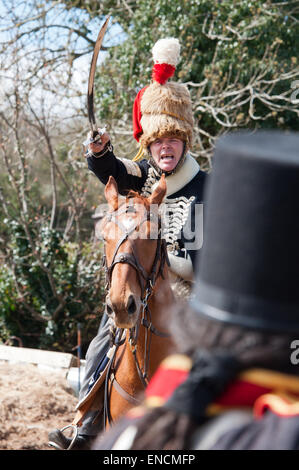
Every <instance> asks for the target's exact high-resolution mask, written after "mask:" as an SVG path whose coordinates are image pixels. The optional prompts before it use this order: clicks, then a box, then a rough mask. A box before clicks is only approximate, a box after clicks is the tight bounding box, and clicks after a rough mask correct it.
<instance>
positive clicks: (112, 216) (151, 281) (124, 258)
mask: <svg viewBox="0 0 299 470" xmlns="http://www.w3.org/2000/svg"><path fill="white" fill-rule="evenodd" d="M121 209H122V208H121ZM124 209H125V210H122V211H121V210H116V211H114V212H112V213H109V214H108V215H107V216H106V219H107V221H112V222H114V224H116V225H117V226H118V227H119V228H120V230H121V231H122V232H123V236H122V237H121V238H120V240H119V241H118V243H117V246H116V248H115V251H114V254H113V257H112V261H111V264H110V266H108V265H107V257H106V255H104V257H103V266H104V269H105V274H106V290H107V291H108V292H109V290H110V287H111V280H112V273H113V269H114V267H115V266H116V265H117V264H118V263H126V264H130V265H131V266H132V267H133V268H134V269H135V270H136V273H137V277H138V281H139V284H140V289H141V302H142V311H141V318H140V321H139V320H138V322H137V324H136V326H135V327H133V328H130V329H129V345H130V347H131V351H132V354H133V356H134V360H135V365H136V369H137V372H138V376H139V378H140V381H141V382H142V384H143V386H144V387H146V386H147V384H148V367H149V359H150V348H151V335H152V334H155V335H157V336H160V337H169V335H168V334H166V333H163V332H161V331H159V330H158V329H157V328H155V327H154V325H153V324H152V321H151V312H150V309H149V306H148V300H149V298H150V297H151V295H152V293H153V289H154V286H155V283H156V281H157V279H158V278H159V276H161V277H162V278H163V269H164V266H165V262H166V263H167V264H168V265H169V261H168V256H167V248H166V242H165V240H164V239H162V235H161V232H162V230H161V217H160V215H156V214H153V213H152V212H147V213H146V216H145V217H144V218H143V219H142V220H141V222H139V223H138V224H136V225H134V226H133V227H132V228H130V230H129V231H127V230H126V228H125V227H123V225H122V224H121V222H120V221H119V220H118V217H119V216H120V215H122V214H123V213H129V212H131V213H135V214H136V212H137V211H136V209H135V207H134V205H133V204H131V205H129V206H127V207H125V208H124ZM154 219H156V220H155V221H156V222H157V225H158V236H157V247H156V253H155V258H154V261H153V265H152V268H151V271H150V274H148V273H147V272H146V270H145V269H144V267H143V266H142V264H141V263H140V261H139V258H138V255H137V253H136V248H135V247H134V244H133V243H132V240H131V239H130V238H129V237H130V235H132V234H133V233H134V232H135V231H136V230H137V229H138V230H139V229H140V227H141V226H142V224H143V223H145V222H147V221H152V220H154ZM125 241H129V242H130V245H131V248H132V253H124V252H121V253H119V249H120V247H121V246H122V244H123V243H124V242H125ZM159 264H160V265H159ZM141 325H142V326H143V327H144V328H145V329H146V334H145V345H144V359H143V370H142V367H141V366H140V364H139V361H138V358H137V342H138V335H139V329H140V326H141ZM118 333H119V334H118ZM122 333H123V330H122V329H116V331H112V332H111V342H112V344H116V349H118V347H119V346H120V345H121V344H123V343H124V341H125V340H124V339H123V341H120V340H119V338H120V334H122ZM116 338H117V339H116ZM115 357H116V350H115V354H114V356H113V358H112V360H111V364H110V368H109V373H107V376H106V387H105V389H106V391H105V407H104V409H105V414H106V417H104V425H105V421H106V419H105V418H107V419H108V422H109V423H110V422H111V421H112V420H111V416H110V413H109V410H108V380H109V378H110V380H111V382H112V384H113V385H114V386H115V388H116V389H117V391H118V392H119V393H120V394H121V395H122V396H123V398H125V399H126V400H127V401H129V402H131V403H132V404H135V405H136V404H137V403H138V402H137V400H136V399H135V398H134V397H133V396H131V395H129V394H128V393H127V392H126V391H125V390H124V389H123V388H122V387H121V386H120V384H119V383H118V382H117V381H116V378H115V373H114V372H115V370H114V368H113V366H114V361H115Z"/></svg>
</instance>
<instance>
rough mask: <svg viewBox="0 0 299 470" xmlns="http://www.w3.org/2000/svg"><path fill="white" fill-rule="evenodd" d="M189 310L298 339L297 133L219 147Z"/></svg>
mask: <svg viewBox="0 0 299 470" xmlns="http://www.w3.org/2000/svg"><path fill="white" fill-rule="evenodd" d="M205 200H206V206H205V207H206V212H205V218H204V242H203V248H202V252H201V257H200V263H199V267H198V273H197V274H198V275H197V282H196V286H195V290H194V297H193V300H191V306H192V308H193V309H194V310H195V311H196V312H197V313H199V314H200V315H205V316H208V317H209V318H212V319H216V320H218V321H222V322H228V323H232V324H236V325H241V326H245V327H248V328H254V329H256V328H257V329H264V330H267V331H274V332H286V333H287V332H288V333H299V134H295V133H282V132H278V131H260V132H257V133H254V134H252V133H249V132H237V133H232V134H230V135H227V136H225V137H223V138H221V139H219V141H218V145H217V146H216V151H215V156H214V168H213V171H212V173H211V175H210V177H209V182H208V186H207V192H206V197H205Z"/></svg>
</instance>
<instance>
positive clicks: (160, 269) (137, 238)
mask: <svg viewBox="0 0 299 470" xmlns="http://www.w3.org/2000/svg"><path fill="white" fill-rule="evenodd" d="M165 194H166V182H165V178H164V176H162V178H161V180H160V182H159V184H158V186H157V188H156V189H155V190H154V191H153V193H152V195H151V196H150V197H148V198H145V197H143V196H140V195H139V194H138V193H136V192H133V191H131V192H130V193H129V195H128V197H127V198H126V200H125V201H123V202H121V200H120V198H119V194H118V187H117V183H116V181H115V179H114V178H113V177H112V176H110V178H109V181H108V183H107V185H106V187H105V197H106V199H107V202H108V205H109V212H108V214H107V215H106V217H105V218H104V220H103V221H102V223H101V233H102V237H103V239H104V242H105V258H104V259H105V269H106V277H107V289H108V292H107V297H106V312H107V314H108V316H109V317H110V318H111V319H112V320H113V322H114V324H115V327H116V329H117V334H116V337H115V338H116V341H117V342H118V343H119V344H118V346H117V348H116V352H115V356H114V357H113V359H112V360H111V363H110V367H109V371H108V372H107V375H106V396H105V409H106V423H107V424H108V425H109V424H110V423H112V422H113V421H115V420H117V419H118V418H119V417H120V416H121V415H123V414H124V413H125V412H126V411H127V410H128V409H130V408H131V407H132V406H134V405H135V406H136V404H138V395H140V394H141V392H142V391H143V390H144V388H145V387H146V385H147V383H148V380H149V379H150V378H151V377H152V375H153V374H154V372H155V371H156V369H157V367H158V365H159V364H160V362H161V361H162V359H164V358H165V357H166V356H167V355H169V354H170V353H172V352H173V343H172V340H171V337H170V335H169V331H168V325H169V321H170V316H171V310H172V306H173V303H174V295H173V292H172V290H171V287H170V282H169V279H168V265H167V261H168V258H167V251H166V244H165V241H164V240H163V239H162V236H161V219H160V216H159V214H158V207H159V205H160V204H161V202H162V201H163V198H164V196H165ZM121 337H122V339H120V338H121Z"/></svg>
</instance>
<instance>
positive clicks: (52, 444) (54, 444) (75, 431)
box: [48, 424, 78, 450]
mask: <svg viewBox="0 0 299 470" xmlns="http://www.w3.org/2000/svg"><path fill="white" fill-rule="evenodd" d="M69 428H72V429H73V436H72V437H66V436H64V434H63V433H64V431H65V430H66V429H69ZM56 431H57V432H56V434H57V438H58V439H57V440H56V441H55V440H54V439H52V440H49V442H48V445H49V446H50V447H54V448H55V449H57V450H71V449H72V448H73V445H74V443H75V441H76V439H77V436H78V426H76V425H74V424H69V425H67V426H64V427H63V428H62V429H57V430H56ZM54 433H55V431H53V432H52V434H54ZM58 433H60V434H61V436H59V434H58ZM59 438H60V440H61V441H62V440H63V439H67V440H69V439H71V442H70V443H69V444H68V447H63V446H62V442H61V445H59V443H58V442H57V441H59Z"/></svg>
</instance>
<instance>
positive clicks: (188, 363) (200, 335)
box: [94, 132, 299, 450]
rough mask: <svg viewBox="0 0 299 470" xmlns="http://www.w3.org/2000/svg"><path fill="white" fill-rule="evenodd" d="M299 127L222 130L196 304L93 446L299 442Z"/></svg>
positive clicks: (290, 445)
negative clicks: (132, 400) (138, 395)
mask: <svg viewBox="0 0 299 470" xmlns="http://www.w3.org/2000/svg"><path fill="white" fill-rule="evenodd" d="M298 149H299V136H298V135H294V134H283V133H280V132H258V133H255V134H248V133H236V134H232V135H230V136H226V137H224V138H222V139H220V141H219V143H218V146H217V148H216V152H215V157H214V169H213V172H212V175H211V177H210V181H209V184H208V188H207V194H206V201H207V202H206V208H207V209H206V215H205V222H204V240H205V243H204V247H203V248H202V258H201V263H200V266H199V271H198V272H197V282H196V284H195V290H194V296H193V298H192V300H190V301H189V309H186V308H184V309H181V311H178V312H177V315H176V321H175V324H174V325H173V334H174V336H175V339H176V340H177V342H178V345H179V346H180V351H181V352H182V354H181V355H178V356H171V357H169V358H167V359H166V360H165V361H164V362H163V363H162V364H161V366H160V368H159V370H158V371H157V372H156V374H155V376H154V377H153V379H152V380H151V382H150V384H149V386H148V388H147V391H146V399H145V401H144V405H143V406H142V407H138V408H135V409H133V410H131V411H130V413H129V415H127V416H126V419H123V420H122V421H120V422H119V423H118V424H117V425H115V427H113V428H112V429H111V430H110V431H109V432H108V433H106V434H105V435H101V436H99V437H98V439H97V441H96V443H95V445H94V448H95V449H122V450H124V449H134V450H137V449H148V450H153V449H158V450H160V449H167V450H170V449H182V450H185V449H192V450H193V449H299V368H298V366H297V365H296V364H297V363H298V362H299V361H298V359H297V357H299V348H298V346H297V348H298V351H296V344H297V343H298V342H299V341H297V342H296V339H297V340H298V339H299V288H298V285H299V151H298Z"/></svg>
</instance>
